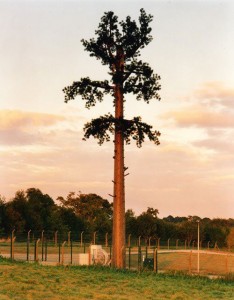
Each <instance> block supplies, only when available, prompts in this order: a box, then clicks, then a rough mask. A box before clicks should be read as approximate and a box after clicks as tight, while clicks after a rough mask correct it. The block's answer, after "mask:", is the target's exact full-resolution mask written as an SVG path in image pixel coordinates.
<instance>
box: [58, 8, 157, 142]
mask: <svg viewBox="0 0 234 300" xmlns="http://www.w3.org/2000/svg"><path fill="white" fill-rule="evenodd" d="M152 20H153V17H152V15H150V14H149V15H147V14H146V12H145V10H144V9H141V10H140V16H139V24H137V23H136V21H134V20H132V19H131V17H129V16H128V17H127V18H126V20H125V21H121V22H119V21H118V17H117V16H116V15H114V13H113V12H111V11H110V12H106V13H104V16H103V17H102V18H101V22H100V24H99V26H98V29H97V30H96V31H95V35H96V38H92V39H90V40H84V39H83V40H82V43H83V46H84V48H85V50H86V51H88V52H89V53H90V56H92V57H96V58H97V59H98V60H101V63H102V64H103V65H107V66H109V75H110V76H111V80H104V81H92V80H91V79H90V78H89V77H86V78H81V79H80V81H76V82H73V84H72V85H71V86H67V87H65V88H64V89H63V91H64V93H65V102H68V101H69V100H74V99H75V97H76V96H77V95H81V97H82V99H83V100H85V101H86V107H87V108H90V107H92V106H95V104H96V102H97V101H99V102H101V101H102V100H103V98H104V96H105V95H107V94H111V95H112V96H113V97H114V104H115V100H116V99H115V87H116V86H117V85H118V86H119V87H120V88H121V92H122V94H123V95H124V94H128V93H133V94H134V95H136V99H137V100H144V101H145V102H147V103H149V101H150V100H151V99H153V98H155V99H158V100H160V96H159V94H158V91H159V90H160V88H161V86H160V84H159V80H160V76H158V75H157V74H154V73H153V70H152V69H151V67H150V66H149V65H148V64H147V63H145V62H142V60H140V59H139V56H140V50H141V49H142V48H144V47H145V46H146V45H148V44H149V43H150V42H151V41H152V36H151V34H150V33H151V27H150V26H149V25H150V23H151V22H152ZM116 126H117V127H118V128H117V127H116ZM115 128H117V130H122V132H123V134H124V139H125V141H126V142H127V143H129V142H130V137H132V138H133V139H134V140H136V142H137V145H138V146H141V144H142V142H143V141H144V136H145V135H146V136H148V138H149V139H150V140H152V141H154V142H155V143H156V144H159V141H158V136H159V132H157V131H152V130H151V128H152V127H151V126H150V125H147V124H146V123H142V122H141V120H140V118H139V117H136V118H134V119H133V120H126V119H118V120H117V119H115V118H114V117H113V116H111V115H105V116H104V117H100V118H98V119H96V120H92V121H91V122H90V123H87V124H86V125H85V128H84V130H85V137H86V138H88V137H89V136H90V135H93V136H94V137H95V138H98V139H99V143H100V144H102V143H103V141H104V140H109V134H108V133H107V130H109V132H111V133H113V132H114V129H115Z"/></svg>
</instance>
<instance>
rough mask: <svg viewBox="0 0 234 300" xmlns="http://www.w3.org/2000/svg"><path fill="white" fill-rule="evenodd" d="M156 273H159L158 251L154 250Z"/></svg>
mask: <svg viewBox="0 0 234 300" xmlns="http://www.w3.org/2000/svg"><path fill="white" fill-rule="evenodd" d="M154 272H155V273H158V250H157V248H155V249H154Z"/></svg>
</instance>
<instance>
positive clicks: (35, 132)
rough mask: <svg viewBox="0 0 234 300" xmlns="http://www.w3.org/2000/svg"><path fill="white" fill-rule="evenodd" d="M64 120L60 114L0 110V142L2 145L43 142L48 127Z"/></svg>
mask: <svg viewBox="0 0 234 300" xmlns="http://www.w3.org/2000/svg"><path fill="white" fill-rule="evenodd" d="M65 120H66V119H65V117H63V116H60V115H53V114H46V113H35V112H25V111H19V110H0V143H1V144H2V145H28V144H34V143H35V144H38V143H43V142H44V141H45V136H46V134H48V129H49V128H50V130H51V128H52V126H56V125H58V124H59V123H61V122H63V121H65ZM46 130H47V132H46Z"/></svg>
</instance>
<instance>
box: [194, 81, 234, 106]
mask: <svg viewBox="0 0 234 300" xmlns="http://www.w3.org/2000/svg"><path fill="white" fill-rule="evenodd" d="M193 94H194V96H195V98H197V99H199V100H202V102H204V103H205V102H207V103H208V104H210V105H212V104H213V105H215V104H216V105H217V104H219V105H220V106H223V107H227V108H231V109H234V101H233V100H234V88H229V87H226V86H225V85H224V84H223V83H222V82H217V81H214V82H206V83H204V84H203V85H202V86H201V87H200V88H198V89H196V90H195V91H194V93H193Z"/></svg>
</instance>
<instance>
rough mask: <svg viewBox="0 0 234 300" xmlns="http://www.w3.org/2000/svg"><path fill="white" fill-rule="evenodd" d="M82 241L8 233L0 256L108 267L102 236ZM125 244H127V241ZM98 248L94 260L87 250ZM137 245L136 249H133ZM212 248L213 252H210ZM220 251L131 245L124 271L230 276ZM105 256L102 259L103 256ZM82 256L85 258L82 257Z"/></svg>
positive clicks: (227, 254) (179, 244) (228, 261)
mask: <svg viewBox="0 0 234 300" xmlns="http://www.w3.org/2000/svg"><path fill="white" fill-rule="evenodd" d="M88 239H89V240H90V242H87V237H86V239H85V238H84V235H83V232H82V233H81V234H80V235H79V237H78V238H77V239H75V238H74V237H73V236H72V235H71V232H68V233H67V234H66V235H64V236H62V235H59V234H58V232H55V233H51V234H48V233H45V232H44V231H42V232H40V233H37V234H35V233H34V234H33V233H32V232H31V231H29V232H28V233H27V234H26V235H25V234H24V235H20V234H19V235H17V234H15V232H14V231H12V233H11V236H9V237H2V238H0V255H2V256H3V257H7V258H10V259H12V260H21V261H28V262H39V263H42V264H51V265H70V264H72V265H82V264H95V263H99V264H105V265H111V250H112V249H111V244H110V243H109V241H108V235H107V234H105V236H104V238H103V240H102V243H100V241H98V240H97V235H96V232H95V233H94V234H93V235H92V236H88ZM128 242H129V241H128ZM94 244H102V249H103V251H102V252H100V253H99V255H98V256H95V257H94V255H93V254H92V252H91V251H90V246H91V245H94ZM136 244H138V245H136ZM211 245H213V248H211ZM225 250H226V251H221V250H220V249H219V248H218V246H217V243H215V242H214V243H210V242H209V243H207V245H206V247H204V245H203V247H202V244H200V247H199V251H198V250H197V248H196V245H195V242H192V243H190V244H188V243H187V242H186V241H179V240H175V241H170V240H168V241H164V242H163V241H160V240H159V239H158V240H157V241H156V242H155V244H154V245H152V243H151V245H139V239H138V240H136V241H135V245H132V244H129V243H127V247H126V268H128V269H133V270H138V271H142V270H146V269H147V270H152V271H155V272H166V271H183V272H186V273H190V274H193V273H199V274H205V275H225V274H228V273H234V253H233V252H231V251H227V249H225ZM103 253H104V254H105V255H106V256H107V255H108V259H106V258H105V257H104V256H105V255H104V254H103ZM84 254H85V255H84Z"/></svg>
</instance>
